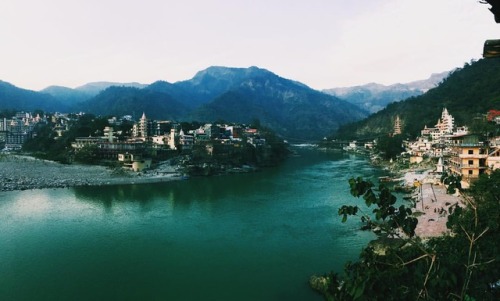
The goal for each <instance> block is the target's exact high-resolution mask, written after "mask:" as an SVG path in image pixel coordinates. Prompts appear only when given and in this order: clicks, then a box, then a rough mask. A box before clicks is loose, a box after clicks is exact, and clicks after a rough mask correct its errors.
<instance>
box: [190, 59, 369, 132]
mask: <svg viewBox="0 0 500 301" xmlns="http://www.w3.org/2000/svg"><path fill="white" fill-rule="evenodd" d="M250 71H251V72H250V73H249V74H248V73H247V77H243V78H240V79H239V81H238V82H237V85H235V86H234V87H233V88H232V89H231V90H229V91H227V92H225V93H223V94H221V95H220V96H218V97H216V98H215V99H214V100H213V101H211V102H208V103H206V104H204V105H202V106H201V107H200V108H198V109H197V110H195V112H194V113H193V114H192V118H193V119H195V120H201V121H210V120H216V119H222V120H231V121H236V122H242V123H250V122H251V121H252V120H255V119H258V120H259V121H260V122H261V123H262V124H263V125H266V126H269V127H272V128H274V129H277V131H278V132H279V133H280V134H282V135H283V136H284V137H286V138H296V139H304V140H311V139H321V138H322V137H324V136H325V135H326V134H327V133H329V131H330V129H335V128H338V127H339V126H340V125H342V124H345V123H348V122H352V121H354V120H359V119H361V118H363V117H365V116H366V115H367V114H366V113H365V112H363V111H362V110H360V109H359V108H358V107H356V106H354V105H352V104H349V103H347V102H345V101H342V100H339V99H338V98H336V97H333V96H330V95H326V94H324V93H321V92H318V91H315V90H312V89H310V88H309V87H307V86H305V85H303V84H301V83H297V82H294V81H290V80H287V79H284V78H281V77H279V76H277V75H275V74H273V73H271V72H269V71H267V70H262V71H260V72H259V70H258V69H254V70H250ZM233 76H234V75H233ZM232 79H234V77H232ZM224 83H227V82H224V81H217V84H219V85H222V84H224ZM233 84H234V82H233Z"/></svg>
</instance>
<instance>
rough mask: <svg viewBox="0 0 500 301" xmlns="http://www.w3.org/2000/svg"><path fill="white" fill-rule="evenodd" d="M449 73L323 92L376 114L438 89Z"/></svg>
mask: <svg viewBox="0 0 500 301" xmlns="http://www.w3.org/2000/svg"><path fill="white" fill-rule="evenodd" d="M448 74H449V72H442V73H435V74H432V75H431V76H430V77H429V78H428V79H425V80H419V81H414V82H409V83H406V84H399V83H398V84H393V85H389V86H385V85H381V84H377V83H370V84H366V85H361V86H354V87H343V88H332V89H326V90H323V92H324V93H327V94H330V95H334V96H337V97H338V98H340V99H343V100H346V101H348V102H350V103H353V104H355V105H357V106H359V107H361V108H363V109H365V110H367V111H368V112H370V113H376V112H378V111H380V110H382V109H383V108H385V107H386V106H387V105H388V104H390V103H391V102H396V101H401V100H404V99H407V98H409V97H412V96H418V95H422V94H424V93H425V92H427V91H428V90H430V89H432V88H434V87H436V86H437V85H438V84H439V83H440V82H442V81H443V79H444V78H446V77H447V76H448Z"/></svg>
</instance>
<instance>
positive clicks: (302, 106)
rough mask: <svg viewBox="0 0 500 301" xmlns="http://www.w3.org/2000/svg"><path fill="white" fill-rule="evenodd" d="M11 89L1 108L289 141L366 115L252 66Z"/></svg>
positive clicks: (321, 133) (307, 137)
mask: <svg viewBox="0 0 500 301" xmlns="http://www.w3.org/2000/svg"><path fill="white" fill-rule="evenodd" d="M4 85H5V86H7V85H8V84H7V83H5V84H4ZM130 86H132V87H130ZM12 87H13V86H12ZM16 89H17V90H16ZM16 89H13V88H12V89H10V90H9V91H11V90H12V91H16V93H21V92H22V93H24V94H23V95H24V96H22V97H21V96H16V95H17V94H16V93H14V92H9V93H8V96H6V97H4V99H19V101H14V102H4V104H2V103H0V109H2V108H16V109H25V110H28V109H30V110H33V109H38V108H42V109H44V110H48V111H63V112H75V111H83V112H89V113H93V114H96V115H116V116H122V115H132V116H134V117H135V118H138V117H139V116H140V115H141V114H142V112H145V113H146V115H147V116H148V117H149V118H153V119H172V120H177V121H206V122H213V121H216V120H224V121H226V122H243V123H250V122H253V121H255V120H259V121H260V123H261V124H262V125H263V126H267V127H271V128H273V129H274V130H275V131H276V132H277V133H279V134H281V135H282V136H283V137H285V138H287V139H289V140H291V141H293V140H294V139H297V141H299V140H300V141H303V140H307V141H314V140H317V139H321V138H323V137H324V136H325V135H327V134H328V133H331V132H332V131H333V130H335V129H337V128H338V127H339V126H340V125H342V124H345V123H348V122H354V121H356V120H360V119H362V118H365V117H366V116H367V115H368V113H367V112H366V111H364V110H362V109H360V108H359V107H357V106H355V105H353V104H350V103H348V102H346V101H343V100H340V99H338V98H337V97H335V96H331V95H327V94H325V93H322V92H319V91H316V90H313V89H311V88H309V87H307V86H306V85H304V84H302V83H299V82H296V81H293V80H289V79H285V78H282V77H279V76H278V75H276V74H274V73H272V72H270V71H268V70H265V69H261V68H257V67H250V68H228V67H210V68H207V69H205V70H202V71H200V72H198V73H196V75H195V76H194V77H193V78H192V79H189V80H185V81H180V82H176V83H168V82H165V81H157V82H155V83H153V84H151V85H148V86H144V85H141V84H137V83H130V84H119V83H110V82H97V83H90V84H87V85H85V86H82V87H79V88H76V89H70V88H65V87H57V86H51V87H48V88H46V89H45V90H43V92H44V93H40V92H34V91H27V90H25V91H23V90H22V89H18V88H16ZM102 89H104V90H102ZM99 91H100V92H99ZM95 93H97V94H96V95H94V96H93V94H95ZM49 94H50V95H49ZM0 95H1V94H0ZM28 96H29V97H28ZM21 100H22V101H21ZM19 104H20V105H19Z"/></svg>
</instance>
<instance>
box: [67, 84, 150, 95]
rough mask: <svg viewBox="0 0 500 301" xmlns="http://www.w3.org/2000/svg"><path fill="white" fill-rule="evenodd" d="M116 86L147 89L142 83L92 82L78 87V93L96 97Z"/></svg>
mask: <svg viewBox="0 0 500 301" xmlns="http://www.w3.org/2000/svg"><path fill="white" fill-rule="evenodd" d="M112 86H116V87H133V88H138V89H142V88H144V87H147V85H145V84H140V83H136V82H133V83H117V82H92V83H88V84H85V85H83V86H80V87H76V88H75V90H76V91H80V92H83V93H85V94H88V95H90V96H96V95H97V94H99V93H100V92H102V91H104V90H106V89H107V88H109V87H112Z"/></svg>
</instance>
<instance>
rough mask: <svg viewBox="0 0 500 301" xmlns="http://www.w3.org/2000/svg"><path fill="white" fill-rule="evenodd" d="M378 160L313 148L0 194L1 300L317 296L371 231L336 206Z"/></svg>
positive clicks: (372, 170)
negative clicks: (173, 174)
mask: <svg viewBox="0 0 500 301" xmlns="http://www.w3.org/2000/svg"><path fill="white" fill-rule="evenodd" d="M380 175H381V171H379V170H378V169H376V168H373V167H371V166H370V165H369V164H368V163H367V161H366V160H365V159H364V158H363V157H358V156H354V155H346V154H341V153H324V152H319V151H316V150H308V149H302V150H299V156H296V157H292V158H290V159H288V160H287V161H286V162H285V163H284V164H283V165H281V166H279V167H276V168H271V169H266V170H264V171H261V172H256V173H249V174H238V175H231V176H218V177H210V178H191V179H189V180H185V181H173V182H167V183H158V184H144V185H123V186H102V187H79V188H69V189H44V190H30V191H12V192H1V193H0V300H180V301H183V300H189V301H190V300H217V301H224V300H240V301H241V300H243V301H244V300H259V301H266V300H292V301H293V300H301V301H304V300H313V301H314V300H322V297H321V296H320V295H318V294H317V293H316V292H314V291H312V290H311V289H310V288H309V285H308V279H309V277H310V276H311V275H313V274H323V273H328V272H330V271H332V270H333V271H341V269H342V266H343V265H344V263H345V262H346V261H348V260H356V258H357V256H358V254H359V251H360V250H361V248H362V247H363V246H364V245H365V244H366V243H367V242H368V241H369V240H370V239H371V234H370V233H367V232H362V231H358V230H357V229H358V228H359V224H358V222H356V221H355V220H354V219H352V220H350V221H348V222H347V223H345V224H343V223H341V219H340V218H339V216H338V215H337V210H338V208H339V207H340V206H341V205H342V204H346V203H348V202H355V199H354V198H353V197H351V196H350V194H349V185H348V182H347V181H348V179H349V178H350V177H357V176H363V177H364V178H369V179H370V178H371V179H375V178H376V177H378V176H380Z"/></svg>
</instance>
